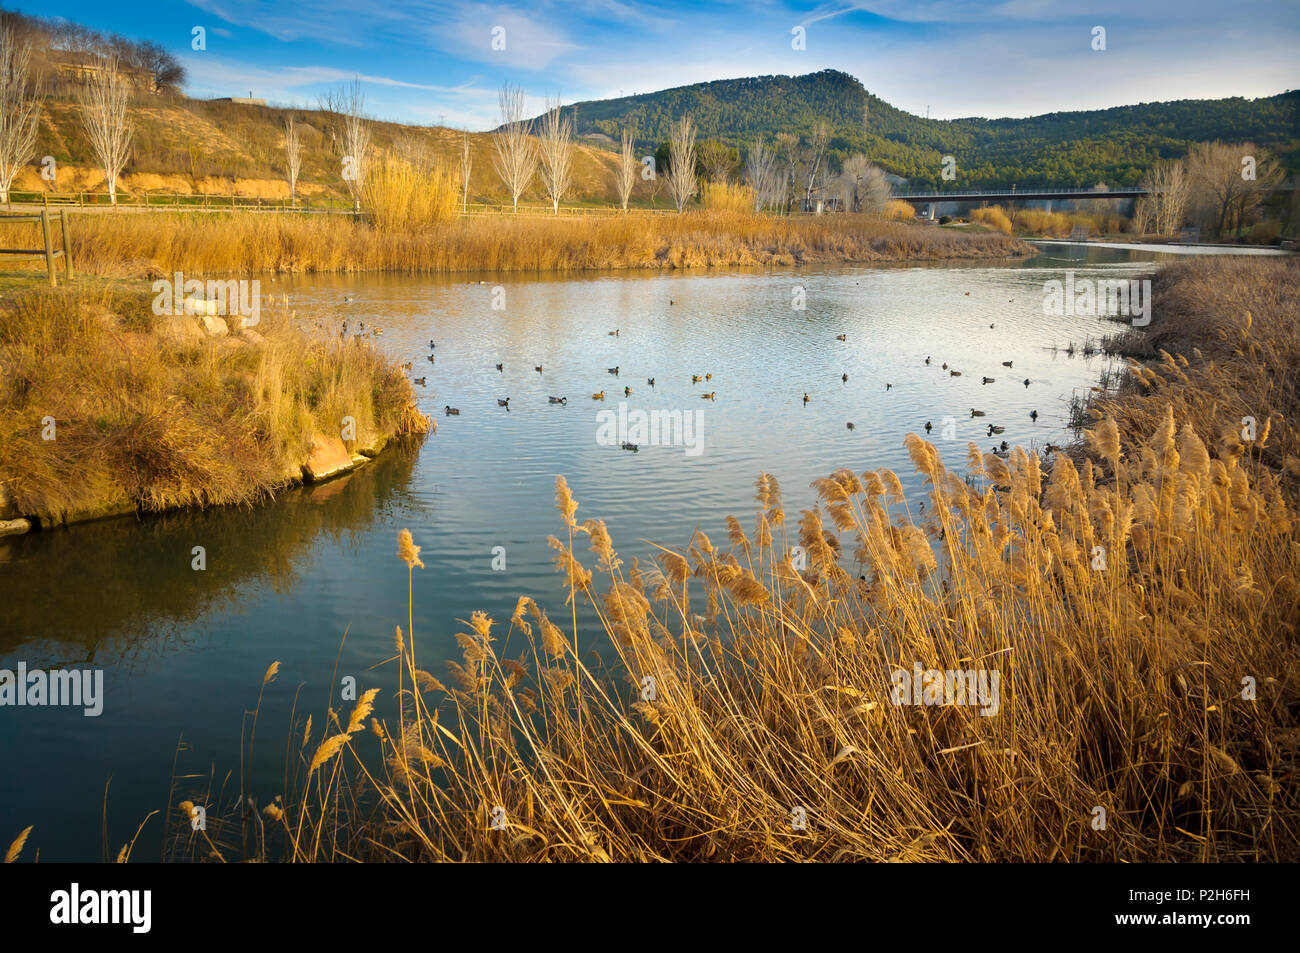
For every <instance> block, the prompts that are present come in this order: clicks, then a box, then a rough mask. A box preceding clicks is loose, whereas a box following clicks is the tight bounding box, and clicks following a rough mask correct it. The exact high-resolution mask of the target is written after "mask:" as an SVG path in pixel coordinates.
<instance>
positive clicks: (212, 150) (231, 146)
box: [14, 96, 614, 204]
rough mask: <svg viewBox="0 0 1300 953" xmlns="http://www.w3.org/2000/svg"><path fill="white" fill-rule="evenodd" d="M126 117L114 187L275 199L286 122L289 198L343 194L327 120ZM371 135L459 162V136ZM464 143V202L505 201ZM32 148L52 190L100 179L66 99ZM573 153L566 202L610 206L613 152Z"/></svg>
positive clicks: (28, 172) (169, 104) (247, 109)
mask: <svg viewBox="0 0 1300 953" xmlns="http://www.w3.org/2000/svg"><path fill="white" fill-rule="evenodd" d="M130 115H131V122H132V125H133V127H134V135H133V137H132V149H131V158H130V161H129V162H128V163H127V166H126V171H125V173H124V175H123V183H122V184H123V186H124V187H125V189H126V191H127V192H129V193H135V192H168V193H181V194H208V195H222V196H224V195H230V194H231V193H232V192H233V194H235V195H238V196H250V197H252V196H260V197H262V198H281V197H285V196H287V195H288V194H289V186H288V183H287V180H286V178H285V157H284V122H285V120H286V118H288V117H289V116H293V118H294V121H295V123H296V124H297V126H298V129H299V137H300V139H301V142H302V169H301V172H300V173H299V179H298V194H299V196H300V197H301V196H316V195H328V196H333V197H342V196H345V195H346V194H347V189H346V187H345V183H344V181H343V178H342V167H341V163H340V159H339V156H340V149H339V148H338V147H337V145H336V141H337V133H336V130H337V129H338V128H339V126H340V124H341V119H340V118H339V117H338V116H337V115H334V114H331V113H328V112H322V111H319V110H305V109H282V108H275V107H269V106H256V105H248V104H243V103H231V102H218V101H207V100H198V99H186V98H185V97H183V96H157V97H137V99H136V101H135V102H134V103H133V104H132V106H131V108H130ZM371 137H372V140H373V142H374V144H375V146H376V147H377V148H379V149H389V148H392V147H394V146H395V145H396V144H397V143H398V142H399V141H400V140H407V141H408V142H411V143H419V144H422V145H425V146H427V147H428V148H429V149H430V150H431V151H432V153H433V154H434V155H436V156H438V157H439V158H441V159H442V160H443V161H446V162H449V163H451V164H452V166H453V167H455V168H459V166H460V150H461V133H460V132H457V131H455V130H452V129H444V128H436V127H425V126H405V125H400V124H397V123H386V122H374V123H372V124H371ZM469 140H470V151H471V154H472V156H473V165H472V170H471V173H470V201H471V202H475V201H477V202H489V203H495V202H502V201H506V198H505V194H504V191H503V189H502V187H501V183H500V181H499V180H498V178H497V176H496V173H495V172H494V171H493V168H492V156H493V147H492V140H491V136H490V135H488V134H486V133H471V134H470V136H469ZM36 148H37V156H38V157H39V156H45V155H51V156H53V157H54V159H55V161H56V163H57V172H58V179H57V182H56V184H55V187H56V190H57V191H79V190H85V189H91V190H102V185H103V174H102V173H100V172H99V171H98V170H97V169H96V168H95V163H94V161H93V154H92V152H91V149H90V144H89V142H88V141H87V140H86V135H85V130H84V129H83V127H82V123H81V119H80V115H79V107H78V106H77V105H76V104H75V103H74V102H73V101H71V100H69V99H49V100H46V101H45V103H44V105H43V108H42V113H41V119H40V131H39V133H38V139H37V147H36ZM576 153H577V154H576V156H575V159H574V194H573V197H572V201H574V202H594V201H600V202H608V201H612V200H613V198H614V190H613V179H612V173H611V169H612V168H613V164H614V156H613V154H612V153H610V152H609V151H608V150H607V149H601V148H593V147H592V146H590V145H587V144H580V145H579V146H578V147H577V149H576ZM45 187H46V185H45V183H44V182H42V180H41V179H40V177H39V175H38V168H37V166H36V165H32V166H29V167H27V168H26V169H24V170H23V172H22V173H20V175H19V177H18V179H17V180H16V182H15V184H14V188H15V189H17V190H24V191H26V190H30V191H42V190H43V189H44V188H45ZM526 199H528V200H530V201H540V200H541V193H540V188H539V187H536V186H535V187H534V189H533V190H532V191H531V192H530V193H529V194H528V195H527V196H526ZM566 204H569V203H567V202H566Z"/></svg>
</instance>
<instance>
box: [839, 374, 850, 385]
mask: <svg viewBox="0 0 1300 953" xmlns="http://www.w3.org/2000/svg"><path fill="white" fill-rule="evenodd" d="M840 380H842V381H843V382H844V383H846V384H847V383H848V382H849V375H848V374H841V375H840Z"/></svg>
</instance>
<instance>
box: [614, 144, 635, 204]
mask: <svg viewBox="0 0 1300 953" xmlns="http://www.w3.org/2000/svg"><path fill="white" fill-rule="evenodd" d="M635 140H636V133H634V132H633V131H632V130H631V129H630V128H627V127H624V129H623V141H622V148H621V149H620V150H619V153H618V165H616V166H615V167H614V183H615V185H616V186H617V187H618V202H619V204H620V205H621V206H622V207H623V211H624V212H626V211H627V203H628V200H629V199H630V198H631V197H632V186H634V185H635V184H636V172H637V169H638V168H640V165H641V164H640V163H639V162H637V161H636V155H635V154H634V153H633V151H632V149H633V143H634V142H635Z"/></svg>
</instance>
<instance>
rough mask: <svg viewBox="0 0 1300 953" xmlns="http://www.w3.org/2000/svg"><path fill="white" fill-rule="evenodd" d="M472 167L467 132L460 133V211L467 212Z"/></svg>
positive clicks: (472, 160)
mask: <svg viewBox="0 0 1300 953" xmlns="http://www.w3.org/2000/svg"><path fill="white" fill-rule="evenodd" d="M473 168H474V156H473V154H472V153H471V152H470V151H469V133H468V132H465V133H461V140H460V211H461V214H462V215H465V214H468V213H469V174H470V172H471V171H472V170H473Z"/></svg>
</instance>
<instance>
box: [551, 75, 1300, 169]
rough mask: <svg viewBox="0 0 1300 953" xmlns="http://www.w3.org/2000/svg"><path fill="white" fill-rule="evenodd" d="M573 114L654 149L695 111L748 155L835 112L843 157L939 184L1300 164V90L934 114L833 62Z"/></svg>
mask: <svg viewBox="0 0 1300 953" xmlns="http://www.w3.org/2000/svg"><path fill="white" fill-rule="evenodd" d="M864 107H865V123H864V121H863V116H864V113H863V110H864ZM564 110H565V112H566V113H567V114H568V115H571V116H574V117H575V118H576V121H575V124H574V125H575V130H576V132H577V134H578V135H579V136H580V137H586V138H592V139H603V138H604V137H608V139H609V140H614V141H617V140H618V138H619V137H620V135H621V133H622V129H623V127H624V126H625V125H628V124H634V125H635V126H636V127H637V129H638V135H637V145H638V147H639V148H643V149H651V150H653V149H654V148H655V147H656V146H657V145H659V144H660V143H662V142H663V141H664V140H666V139H667V138H668V127H669V124H670V123H671V122H672V121H673V120H675V119H676V118H677V117H678V116H680V115H682V114H683V113H687V112H689V113H690V114H691V116H692V118H693V119H694V120H695V124H696V126H697V129H698V131H699V137H700V138H701V139H710V138H716V139H719V140H720V141H722V142H724V143H726V144H727V145H729V146H733V147H735V148H737V149H739V150H740V151H741V152H742V154H743V153H744V152H746V151H747V150H748V149H749V148H750V147H751V145H752V143H753V141H754V140H755V139H756V138H758V137H762V138H763V139H764V141H765V142H768V143H771V141H772V139H773V138H774V136H775V135H776V134H777V133H778V132H788V133H793V134H795V135H797V136H800V137H801V138H806V137H807V136H808V134H809V133H810V132H811V130H812V126H813V123H814V122H816V121H817V120H819V119H825V120H826V121H827V122H829V123H830V124H831V127H832V130H833V135H832V140H831V145H830V150H829V151H830V154H831V156H832V157H833V158H834V159H835V160H837V161H839V160H842V159H843V158H844V157H846V156H847V155H849V154H850V153H853V152H863V153H865V154H866V155H867V157H868V158H869V159H871V160H872V161H874V162H876V163H877V164H878V165H880V166H882V167H883V168H884V169H885V170H886V171H888V172H891V173H893V174H895V175H899V176H902V177H904V178H906V179H908V180H909V181H911V182H912V183H913V184H915V185H920V186H931V187H939V186H941V185H942V180H941V177H940V171H941V168H942V163H943V156H944V155H952V156H954V157H955V158H956V160H957V170H958V182H959V183H960V184H961V185H963V186H964V187H980V186H986V187H993V186H1005V185H1010V184H1013V183H1019V184H1021V185H1056V186H1091V185H1094V184H1096V183H1097V182H1105V183H1106V184H1107V185H1110V186H1112V187H1113V186H1121V185H1136V184H1137V181H1138V180H1139V179H1140V178H1141V176H1142V175H1143V174H1144V173H1145V172H1146V170H1147V169H1149V168H1150V167H1151V165H1152V164H1154V162H1155V161H1156V160H1157V159H1166V158H1176V157H1179V156H1182V155H1185V154H1186V152H1187V148H1188V147H1189V146H1190V145H1191V144H1192V143H1194V142H1200V141H1207V140H1212V139H1222V140H1224V141H1231V142H1246V141H1252V142H1254V143H1255V145H1256V146H1259V147H1263V148H1268V149H1270V150H1272V151H1273V152H1274V153H1276V154H1277V155H1278V157H1279V158H1280V160H1281V161H1282V164H1283V165H1284V167H1285V168H1286V169H1287V170H1288V172H1289V173H1291V174H1296V173H1297V172H1300V90H1288V91H1286V92H1283V93H1279V94H1277V95H1274V96H1268V97H1259V98H1256V99H1247V98H1245V97H1241V96H1235V97H1227V98H1224V99H1209V100H1207V99H1201V100H1195V99H1184V100H1170V101H1166V102H1154V103H1139V104H1137V105H1128V106H1110V107H1106V108H1104V109H1092V110H1059V111H1056V112H1051V113H1043V114H1041V115H1038V116H1027V117H1023V118H1014V117H1002V118H994V119H989V118H985V117H980V116H969V117H964V118H960V119H927V118H924V117H921V116H917V115H915V114H913V113H909V112H907V111H906V110H903V109H900V108H898V107H896V106H894V105H892V104H890V103H888V102H886V101H884V100H883V99H881V98H880V97H878V96H876V95H875V94H873V93H871V92H870V91H869V90H867V89H866V87H865V86H863V85H862V83H861V82H860V81H859V80H858V79H857V78H856V77H854V76H852V75H850V74H848V73H845V72H842V71H840V70H833V69H826V70H821V71H819V72H815V73H807V74H803V75H799V76H789V75H783V74H782V75H767V76H752V77H743V78H740V79H729V80H711V81H709V82H705V83H694V84H689V85H686V86H675V87H671V88H669V89H664V90H659V91H657V92H653V93H639V94H636V95H633V96H621V97H615V98H613V99H603V100H586V101H583V102H578V103H574V104H571V105H569V106H565V107H564Z"/></svg>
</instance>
